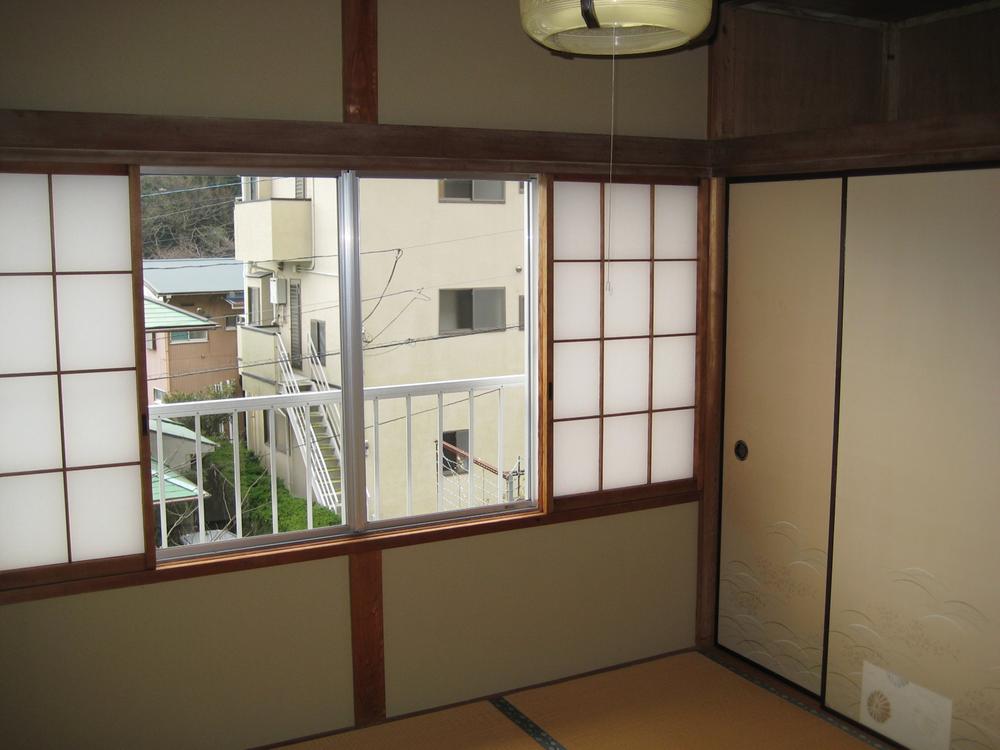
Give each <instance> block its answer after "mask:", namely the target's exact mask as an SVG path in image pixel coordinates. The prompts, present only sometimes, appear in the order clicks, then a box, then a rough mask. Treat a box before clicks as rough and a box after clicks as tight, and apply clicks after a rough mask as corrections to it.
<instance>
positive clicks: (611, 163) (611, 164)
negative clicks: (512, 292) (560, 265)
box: [604, 27, 618, 294]
mask: <svg viewBox="0 0 1000 750" xmlns="http://www.w3.org/2000/svg"><path fill="white" fill-rule="evenodd" d="M617 49H618V27H614V28H612V30H611V144H610V154H609V157H608V240H607V257H608V258H610V257H611V222H612V219H613V218H614V201H612V196H611V188H612V186H613V184H614V179H615V62H616V57H617V56H616V54H615V53H616V52H617ZM604 278H605V284H604V286H605V289H606V291H607V292H608V293H609V294H611V293H612V292H613V291H614V288H613V287H612V286H611V264H608V265H607V267H606V268H605V272H604Z"/></svg>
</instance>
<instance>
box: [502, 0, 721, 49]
mask: <svg viewBox="0 0 1000 750" xmlns="http://www.w3.org/2000/svg"><path fill="white" fill-rule="evenodd" d="M711 19H712V0H521V26H522V27H523V28H524V31H525V33H527V34H528V36H530V37H531V38H532V39H534V40H535V41H537V42H538V43H539V44H542V45H544V46H546V47H548V48H549V49H553V50H555V51H557V52H568V53H570V54H574V55H610V54H612V52H614V54H616V55H640V54H644V53H648V52H662V51H663V50H668V49H673V48H674V47H680V46H682V45H685V44H687V43H688V42H690V41H691V40H692V39H694V38H695V37H697V36H698V35H699V34H701V33H702V32H703V31H704V30H705V29H706V28H707V27H708V23H709V21H711Z"/></svg>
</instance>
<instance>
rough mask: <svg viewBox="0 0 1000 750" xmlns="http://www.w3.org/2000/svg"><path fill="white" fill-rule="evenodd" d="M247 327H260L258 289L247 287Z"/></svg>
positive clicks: (257, 287) (256, 287)
mask: <svg viewBox="0 0 1000 750" xmlns="http://www.w3.org/2000/svg"><path fill="white" fill-rule="evenodd" d="M246 314H247V325H248V326H259V325H260V287H259V286H248V287H247V313H246Z"/></svg>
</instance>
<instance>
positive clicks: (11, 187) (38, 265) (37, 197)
mask: <svg viewBox="0 0 1000 750" xmlns="http://www.w3.org/2000/svg"><path fill="white" fill-rule="evenodd" d="M51 270H52V240H51V235H50V231H49V178H48V175H44V174H0V272H8V273H9V272H18V273H28V272H37V271H51Z"/></svg>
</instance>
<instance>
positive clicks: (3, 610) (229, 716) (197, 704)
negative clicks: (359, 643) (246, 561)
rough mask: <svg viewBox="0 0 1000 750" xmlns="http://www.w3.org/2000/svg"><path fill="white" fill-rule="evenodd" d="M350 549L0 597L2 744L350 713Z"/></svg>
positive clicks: (79, 740)
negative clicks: (106, 586)
mask: <svg viewBox="0 0 1000 750" xmlns="http://www.w3.org/2000/svg"><path fill="white" fill-rule="evenodd" d="M350 627H351V626H350V611H349V593H348V574H347V558H346V557H341V558H335V559H331V560H322V561H317V562H309V563H301V564H296V565H286V566H281V567H276V568H268V569H266V570H257V571H248V572H243V573H230V574H226V575H218V576H209V577H206V578H194V579H190V580H186V581H176V582H173V583H163V584H158V585H155V586H141V587H136V588H127V589H118V590H116V591H105V592H101V593H96V594H82V595H78V596H70V597H65V598H61V599H49V600H44V601H38V602H29V603H25V604H13V605H8V606H4V607H0V674H2V675H3V679H2V680H0V726H3V728H4V729H3V734H4V739H3V745H4V747H7V748H85V747H86V748H101V747H103V748H113V747H114V748H150V749H152V748H192V749H193V748H206V750H218V749H220V748H240V747H248V746H253V745H260V744H264V743H269V742H277V741H278V740H282V739H288V738H291V737H299V736H302V735H306V734H311V733H316V732H322V731H328V730H331V729H335V728H337V727H343V726H347V725H349V724H352V723H353V721H354V703H353V700H354V699H353V688H352V684H353V683H352V679H353V678H352V672H351V643H350Z"/></svg>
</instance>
